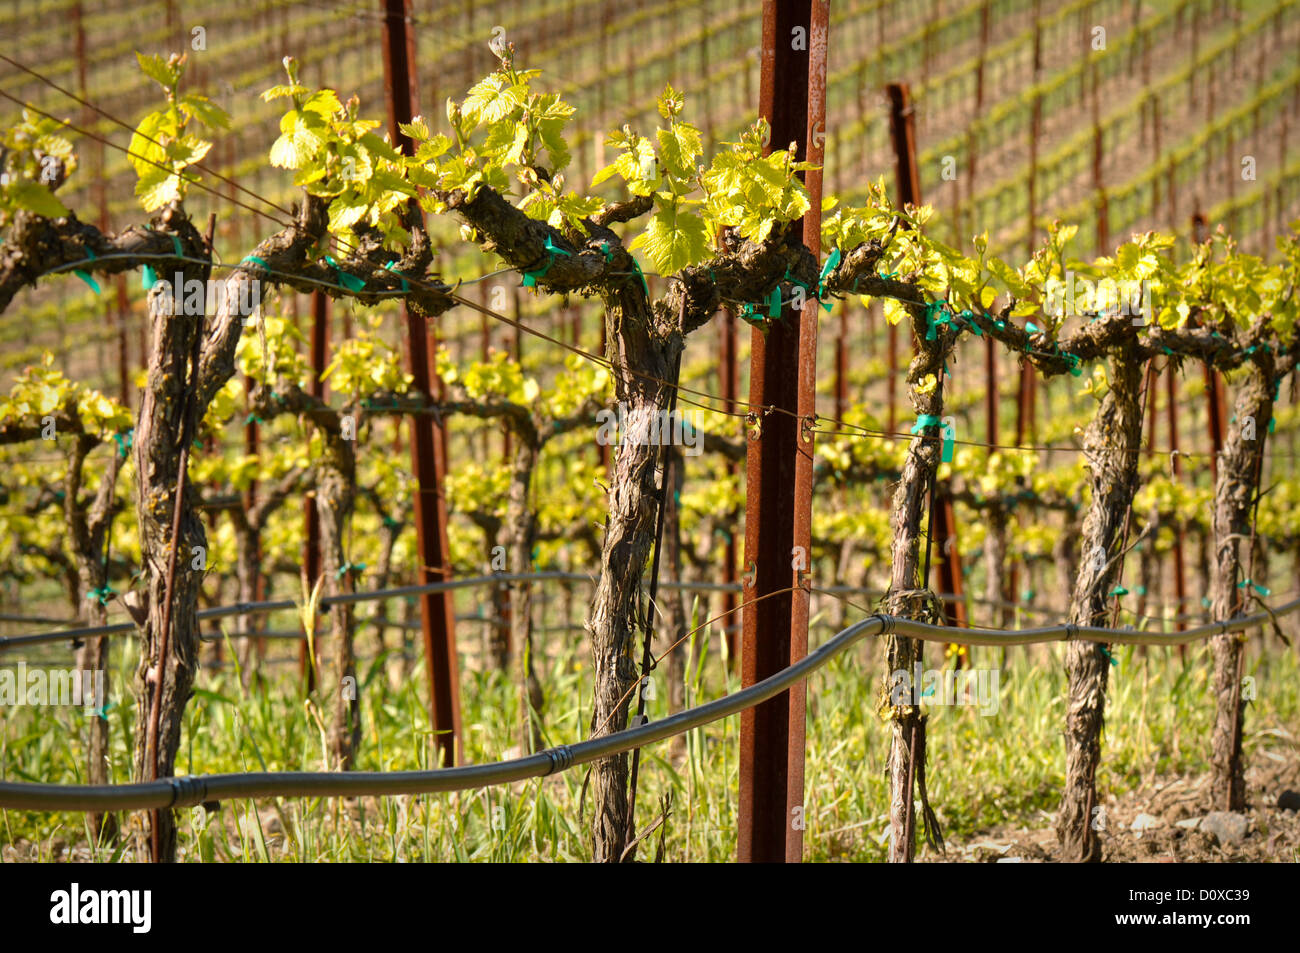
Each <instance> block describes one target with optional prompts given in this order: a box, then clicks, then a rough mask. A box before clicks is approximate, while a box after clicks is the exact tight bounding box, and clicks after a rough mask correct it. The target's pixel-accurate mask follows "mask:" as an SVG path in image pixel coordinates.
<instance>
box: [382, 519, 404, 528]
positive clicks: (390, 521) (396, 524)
mask: <svg viewBox="0 0 1300 953" xmlns="http://www.w3.org/2000/svg"><path fill="white" fill-rule="evenodd" d="M401 525H402V524H401V523H399V522H398V521H397V520H395V519H393V518H392V517H391V516H385V517H384V526H386V527H388V528H389V529H396V528H397V527H399V526H401Z"/></svg>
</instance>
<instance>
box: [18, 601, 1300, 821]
mask: <svg viewBox="0 0 1300 953" xmlns="http://www.w3.org/2000/svg"><path fill="white" fill-rule="evenodd" d="M1297 609H1300V599H1293V600H1291V601H1290V602H1288V603H1286V604H1285V605H1282V606H1279V607H1278V608H1277V609H1275V610H1273V611H1271V612H1257V613H1255V614H1254V615H1249V616H1243V617H1241V618H1238V619H1233V620H1231V621H1229V622H1212V623H1209V624H1208V625H1201V626H1197V627H1196V628H1194V629H1188V630H1186V631H1185V632H1175V633H1170V634H1168V635H1159V634H1156V633H1148V632H1137V631H1134V630H1129V629H1102V628H1098V627H1095V626H1080V625H1073V624H1067V625H1056V626H1047V627H1043V628H1037V629H1021V630H1018V631H1013V632H1006V631H1002V630H999V629H965V630H962V635H963V642H969V643H970V644H973V645H1003V644H1017V645H1028V644H1031V643H1038V642H1068V641H1085V642H1113V643H1128V644H1139V645H1174V644H1177V643H1179V642H1190V641H1195V640H1197V639H1202V638H1205V637H1207V636H1211V635H1219V634H1227V633H1229V632H1241V631H1244V630H1246V629H1251V628H1255V627H1256V626H1260V625H1264V624H1266V623H1268V622H1270V621H1273V620H1275V619H1276V618H1277V617H1279V616H1283V615H1287V614H1289V613H1292V612H1295V611H1296V610H1297ZM889 633H897V634H898V635H905V636H908V637H910V638H914V639H921V640H923V641H930V642H948V641H951V639H952V635H953V630H952V629H951V628H950V627H948V626H940V625H927V624H925V623H923V622H913V621H911V620H910V619H900V618H897V617H894V616H887V615H879V614H877V615H873V616H870V617H868V618H866V619H864V620H863V621H861V622H857V623H854V624H853V625H851V626H849V627H848V628H847V629H844V630H843V631H842V632H840V633H839V634H838V635H836V636H835V637H834V638H832V639H831V640H830V641H829V642H826V643H825V644H824V645H822V646H821V647H820V648H818V649H817V650H815V651H813V652H810V653H809V654H808V655H807V656H806V657H804V658H802V659H800V660H799V661H798V662H796V663H795V664H793V665H791V666H789V667H787V668H784V669H782V670H781V671H780V672H777V673H776V674H775V675H772V676H770V677H769V678H765V679H763V681H761V682H758V683H756V684H754V685H751V686H750V687H749V688H744V689H741V690H740V691H738V692H734V693H732V694H730V695H725V696H723V697H722V698H718V699H715V700H714V701H711V702H706V703H705V704H703V705H699V706H696V707H695V708H688V709H686V710H684V711H680V712H677V713H676V714H674V715H669V716H668V717H666V718H662V719H660V720H659V721H655V722H651V723H649V724H646V725H640V726H638V727H635V728H629V729H627V730H626V731H619V732H615V733H614V734H612V735H605V736H603V737H601V738H594V739H591V740H589V741H582V742H579V743H577V744H574V745H560V746H559V747H556V748H547V749H546V750H545V751H540V752H538V753H537V754H535V755H531V756H529V757H527V758H515V759H514V760H511V761H496V762H491V763H488V764H471V765H464V766H462V767H458V768H440V769H436V770H432V771H345V772H336V773H325V772H306V771H275V772H264V773H256V774H210V775H201V776H198V777H183V778H163V779H161V780H158V781H147V782H141V783H137V784H103V785H94V784H32V783H26V782H13V781H0V808H6V809H13V810H27V811H95V812H101V811H138V810H152V809H161V808H169V807H170V808H176V807H192V806H194V805H196V804H204V803H207V802H211V801H222V800H230V799H232V798H265V797H360V796H390V795H394V794H431V793H437V792H446V791H463V790H468V789H471V788H480V787H487V786H489V785H494V784H508V783H510V782H512V781H523V780H526V779H528V778H541V777H546V776H547V775H550V774H556V773H558V772H560V771H564V770H567V769H568V768H570V767H572V766H573V765H575V764H587V763H589V762H592V761H599V760H601V759H603V758H609V757H612V756H614V755H617V754H622V753H624V752H626V751H631V750H632V749H633V748H639V747H642V746H644V745H648V744H653V743H654V742H656V741H662V740H663V739H665V738H670V737H672V736H673V735H678V734H681V733H682V732H685V731H690V730H691V729H693V728H699V727H701V726H703V725H707V724H710V723H711V722H714V721H718V720H719V719H721V718H726V717H727V716H728V715H734V714H736V713H737V712H740V711H743V710H744V709H746V708H752V707H753V706H755V705H757V704H759V703H760V702H764V701H766V700H767V699H769V698H771V697H773V696H774V695H778V694H780V693H781V692H783V691H785V690H786V689H787V688H789V687H790V686H791V685H793V684H794V683H795V682H797V681H799V680H801V679H803V678H805V677H807V676H808V675H810V674H811V673H812V672H814V671H816V670H817V669H819V668H821V667H822V666H823V665H825V664H826V663H827V662H829V661H830V660H831V659H832V658H834V657H835V656H836V655H839V654H840V653H841V652H843V651H844V650H845V649H847V648H849V647H850V646H852V645H853V644H855V643H856V642H858V641H860V640H861V639H864V638H866V637H867V636H868V635H885V634H889Z"/></svg>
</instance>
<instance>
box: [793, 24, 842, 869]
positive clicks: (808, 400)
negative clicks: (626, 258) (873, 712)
mask: <svg viewBox="0 0 1300 953" xmlns="http://www.w3.org/2000/svg"><path fill="white" fill-rule="evenodd" d="M810 7H811V9H810V11H809V24H808V66H807V70H808V86H807V112H808V125H807V133H806V136H805V138H804V152H805V155H806V157H807V160H808V161H809V162H811V163H812V164H813V165H814V166H817V168H814V169H809V170H808V172H807V173H805V175H804V182H805V184H806V185H807V188H808V204H809V206H810V207H809V210H808V214H806V215H805V216H804V217H803V243H804V245H805V246H807V248H808V249H809V251H811V252H812V253H813V256H814V257H815V258H817V259H818V260H819V261H820V259H821V248H822V241H821V232H822V215H821V209H822V179H823V175H824V168H823V167H824V165H825V161H826V53H827V46H828V43H829V39H830V36H829V34H830V17H831V4H830V0H812V3H811V4H810ZM819 314H820V311H819V308H818V305H817V303H816V302H815V301H806V302H805V303H804V306H803V308H802V309H800V311H799V317H798V320H799V370H798V381H799V384H798V397H797V401H796V403H797V411H796V412H797V413H798V414H799V421H798V424H799V432H798V436H797V438H796V441H797V442H796V444H795V450H794V453H795V462H794V547H793V557H794V558H793V560H792V565H793V566H794V567H795V569H794V585H795V591H794V598H793V600H792V605H791V612H790V662H791V663H794V662H797V661H799V660H800V659H802V658H803V657H804V656H806V655H807V654H808V619H809V616H810V615H811V609H812V605H811V603H812V591H811V589H810V588H808V587H809V585H810V581H809V580H808V579H807V578H806V575H805V574H806V573H807V572H808V571H810V570H811V568H812V491H813V440H814V437H813V427H814V422H815V421H816V419H817V416H816V415H817V319H818V316H819ZM797 560H802V566H803V567H804V568H803V569H800V568H798V567H799V566H800V563H799V562H796V561H797ZM807 699H808V683H807V682H806V681H804V682H798V683H796V684H795V685H794V686H792V687H791V689H790V735H789V746H788V751H789V755H788V759H787V760H788V767H787V772H788V775H789V777H788V780H787V781H786V805H785V807H786V810H785V816H786V820H787V825H788V830H787V832H786V838H785V860H786V863H788V864H797V863H799V862H800V861H801V860H803V831H804V824H803V822H802V821H803V814H804V750H805V738H806V734H807ZM795 818H798V819H799V822H798V823H795V820H794V819H795Z"/></svg>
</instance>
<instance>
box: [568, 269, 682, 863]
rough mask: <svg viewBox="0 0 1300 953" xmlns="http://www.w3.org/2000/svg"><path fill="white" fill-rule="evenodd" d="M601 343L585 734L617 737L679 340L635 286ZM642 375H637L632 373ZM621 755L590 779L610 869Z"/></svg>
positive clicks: (615, 855) (609, 315) (612, 313)
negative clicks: (603, 379) (619, 427)
mask: <svg viewBox="0 0 1300 953" xmlns="http://www.w3.org/2000/svg"><path fill="white" fill-rule="evenodd" d="M605 312H606V314H605V321H606V328H607V338H606V339H607V340H608V341H609V347H610V349H611V351H612V353H610V354H608V355H607V356H608V357H610V358H612V359H613V360H614V362H615V365H614V366H615V374H616V376H615V381H616V395H617V397H618V399H619V401H620V402H621V403H622V405H623V407H624V409H625V414H624V421H625V424H626V430H625V432H624V433H623V434H622V438H623V439H622V440H621V441H620V442H619V445H618V452H617V454H615V456H614V459H613V461H612V471H613V472H612V473H611V475H610V488H609V515H608V516H607V517H606V521H605V539H604V543H603V546H602V549H601V558H600V562H601V566H600V581H599V582H598V583H597V586H596V593H595V597H594V600H593V602H592V606H591V613H590V617H589V618H588V621H587V631H588V632H589V633H590V636H591V650H592V661H593V663H594V669H595V683H596V684H595V698H594V699H593V704H592V714H591V737H593V738H599V737H602V736H604V735H608V734H612V733H614V732H616V731H622V730H623V728H624V727H626V725H627V714H628V702H629V701H630V700H631V699H632V698H633V697H634V693H633V692H632V691H631V689H632V687H633V685H634V683H635V682H636V679H637V667H636V658H635V654H634V652H633V648H634V646H635V636H636V632H637V626H636V620H637V619H638V618H639V604H640V601H641V577H642V575H643V574H644V572H645V568H646V560H647V559H648V558H649V556H650V549H651V546H652V545H653V542H654V533H655V520H656V513H655V499H656V489H657V488H656V486H655V470H656V466H657V464H658V457H659V447H657V446H654V445H652V444H651V442H650V438H649V434H650V426H651V422H652V421H653V420H655V419H656V418H658V417H659V415H660V414H663V413H666V411H667V408H668V397H669V393H670V388H669V387H668V386H666V385H665V384H661V383H658V381H667V380H669V379H670V375H671V369H672V366H673V363H672V357H673V356H674V354H675V353H676V352H677V351H678V350H680V348H681V338H680V337H679V336H678V335H676V334H674V333H673V332H672V331H670V330H667V329H660V328H657V327H655V326H654V317H653V315H652V314H651V311H650V306H649V304H648V302H647V300H646V297H645V295H644V294H642V291H641V288H640V287H639V285H633V284H625V285H623V286H621V288H619V289H616V290H613V291H610V292H608V293H607V294H606V296H605ZM630 372H639V373H640V374H643V375H647V377H648V378H651V379H647V377H642V376H638V374H636V373H630ZM627 784H628V757H627V755H626V754H621V755H616V756H614V757H612V758H606V759H604V760H602V761H598V762H596V763H595V765H594V766H593V767H592V772H591V798H592V807H593V810H594V812H595V816H594V818H593V859H595V860H596V861H598V862H607V863H617V862H619V861H620V860H621V859H622V854H623V848H624V845H625V843H626V840H627V832H628V806H627Z"/></svg>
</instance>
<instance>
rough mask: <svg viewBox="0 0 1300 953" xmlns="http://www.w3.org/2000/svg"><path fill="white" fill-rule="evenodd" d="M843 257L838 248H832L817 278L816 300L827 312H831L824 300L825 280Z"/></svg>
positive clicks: (828, 303)
mask: <svg viewBox="0 0 1300 953" xmlns="http://www.w3.org/2000/svg"><path fill="white" fill-rule="evenodd" d="M843 257H844V256H843V255H842V254H841V253H840V250H839V249H838V248H832V249H831V253H830V254H829V255H827V256H826V264H824V265H822V271H821V274H820V275H818V276H817V298H818V300H820V301H821V305H822V307H823V308H825V309H826V310H827V311H830V310H831V303H830V302H829V301H827V300H826V279H827V278H829V277H830V274H831V272H832V271H834V270H835V269H836V268H837V267H838V266H839V263H840V261H841V259H843ZM789 273H790V271H789V269H786V274H789Z"/></svg>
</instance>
